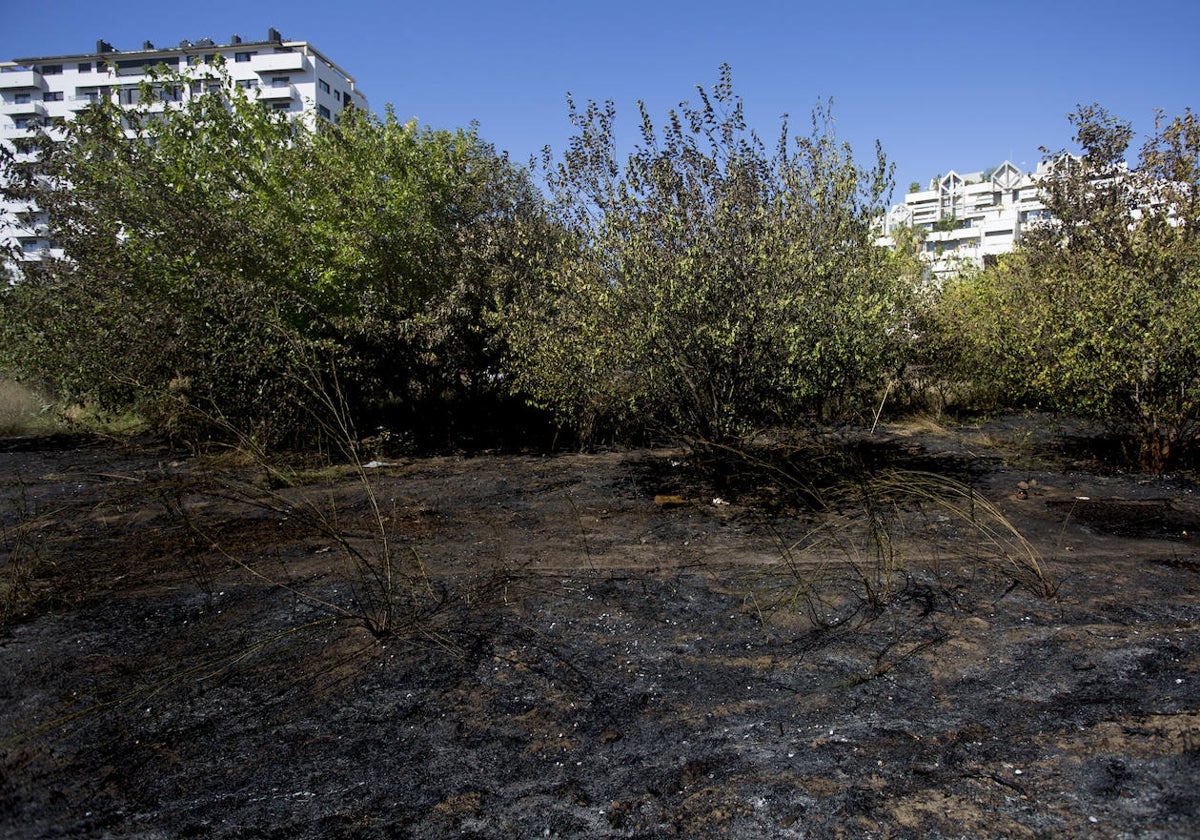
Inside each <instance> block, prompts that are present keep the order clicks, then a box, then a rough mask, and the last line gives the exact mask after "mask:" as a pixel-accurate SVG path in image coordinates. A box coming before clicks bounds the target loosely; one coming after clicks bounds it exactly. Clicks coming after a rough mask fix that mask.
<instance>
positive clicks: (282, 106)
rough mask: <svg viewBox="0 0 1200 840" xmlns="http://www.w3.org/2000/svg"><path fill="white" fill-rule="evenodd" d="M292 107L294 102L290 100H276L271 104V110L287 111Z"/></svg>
mask: <svg viewBox="0 0 1200 840" xmlns="http://www.w3.org/2000/svg"><path fill="white" fill-rule="evenodd" d="M291 107H292V103H290V102H276V103H274V104H272V105H271V110H272V111H286V110H288V109H289V108H291Z"/></svg>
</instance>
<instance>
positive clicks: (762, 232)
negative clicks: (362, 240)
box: [510, 66, 906, 442]
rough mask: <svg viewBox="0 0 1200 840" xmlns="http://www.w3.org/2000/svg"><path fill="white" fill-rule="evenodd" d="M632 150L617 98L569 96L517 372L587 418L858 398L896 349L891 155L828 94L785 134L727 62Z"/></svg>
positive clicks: (896, 356)
mask: <svg viewBox="0 0 1200 840" xmlns="http://www.w3.org/2000/svg"><path fill="white" fill-rule="evenodd" d="M697 91H698V95H699V104H697V105H690V104H688V103H683V104H682V105H681V106H680V108H679V110H678V111H675V110H672V111H671V112H670V113H669V114H668V116H667V119H666V122H665V125H664V126H662V127H661V128H659V127H656V126H655V125H654V124H653V122H652V121H651V118H650V116H649V114H648V113H647V111H646V109H645V107H644V106H641V105H640V104H639V109H640V113H641V136H640V139H641V142H640V144H639V145H638V146H637V148H636V149H635V151H633V152H632V153H631V154H629V155H628V156H627V158H626V160H625V162H624V165H623V166H622V165H620V164H619V163H618V159H617V151H616V148H617V140H616V134H615V125H614V123H615V116H616V115H615V108H614V106H613V105H612V103H611V102H609V103H606V104H604V105H599V104H597V103H595V102H589V103H588V104H587V105H586V107H584V108H582V109H580V108H578V107H576V105H575V103H574V102H573V101H570V100H569V106H570V119H571V122H572V125H573V126H574V127H575V129H576V131H577V132H578V133H577V135H576V136H575V137H574V138H573V139H572V141H571V142H570V145H569V146H568V148H567V150H566V151H565V153H564V154H563V156H562V159H561V160H559V161H555V160H554V159H553V158H552V157H551V156H550V153H549V150H547V152H546V155H545V157H544V160H543V171H544V174H545V176H546V181H547V185H548V187H549V190H550V192H551V193H552V195H553V201H554V206H555V208H556V210H557V213H558V217H559V220H560V222H561V225H562V228H563V230H564V231H565V235H566V237H567V240H566V243H565V247H564V248H563V249H562V251H561V253H562V255H563V258H562V260H561V262H560V263H559V264H558V265H557V266H556V267H555V269H556V270H555V271H554V272H553V276H552V279H551V280H550V281H549V282H548V283H547V284H545V285H544V286H542V287H539V288H538V289H536V290H535V291H534V292H533V293H532V294H529V295H527V296H526V297H525V298H524V299H523V300H522V301H521V303H520V305H519V306H518V307H517V308H516V309H515V310H514V315H513V317H512V318H511V320H510V338H511V341H512V344H513V347H514V350H515V353H516V355H517V357H518V359H519V362H520V364H519V372H518V375H517V381H518V383H519V385H520V386H521V387H522V388H524V389H525V390H526V391H527V392H529V393H530V394H532V395H533V397H534V399H536V400H537V401H539V402H540V403H541V404H543V405H546V406H548V407H551V408H552V409H554V410H556V411H557V412H559V414H560V416H562V417H564V418H566V419H568V420H570V421H572V422H574V423H576V424H577V426H579V427H580V428H581V429H582V430H583V431H584V432H585V433H586V432H587V431H588V430H589V429H590V428H592V427H593V426H594V425H595V424H597V423H610V424H611V423H620V422H629V423H634V424H638V425H644V424H647V423H661V424H663V425H664V426H666V427H669V428H670V429H673V430H674V431H675V432H676V433H677V434H679V435H680V436H682V437H684V438H686V439H690V440H692V441H694V442H698V441H716V442H731V441H732V442H736V441H739V440H743V439H745V438H746V437H748V436H749V435H751V434H752V433H753V431H754V430H755V429H756V428H761V427H762V426H763V425H766V424H777V423H784V424H791V423H794V422H799V421H800V418H801V417H802V416H804V415H824V416H833V415H834V414H837V413H841V412H845V411H849V410H852V409H853V408H855V407H856V406H858V405H860V404H861V398H862V397H864V396H865V395H867V394H871V393H872V392H873V391H874V390H875V389H876V388H878V386H879V385H880V384H881V383H882V382H884V381H886V379H887V378H888V376H889V375H891V374H893V373H894V372H895V370H896V368H897V366H898V365H899V364H900V359H901V350H902V348H901V343H902V341H901V334H902V330H899V329H897V325H898V324H899V323H900V322H901V320H902V318H903V312H904V308H905V305H906V292H905V289H904V286H903V284H902V283H901V282H900V281H899V278H898V277H897V275H896V273H895V272H893V271H891V270H890V261H889V257H888V255H887V253H886V251H885V250H884V249H877V248H875V247H874V246H873V244H872V240H873V235H872V227H871V222H872V219H873V218H874V217H875V216H876V214H877V213H879V212H881V211H882V207H883V200H884V197H885V195H886V194H887V193H888V192H889V190H890V187H891V169H890V167H888V166H887V164H886V162H885V161H884V159H883V156H882V154H881V153H878V154H877V157H876V161H875V164H874V166H873V167H871V168H869V169H862V168H860V167H859V166H857V165H856V164H855V162H854V160H853V157H852V155H851V151H850V148H849V147H848V146H847V145H845V144H841V143H838V141H837V140H836V138H835V136H834V134H833V131H832V121H831V117H830V113H829V109H828V107H827V106H820V107H818V108H817V109H816V110H815V111H814V114H813V120H812V131H811V133H810V134H809V135H807V136H803V137H799V138H795V139H794V140H793V139H792V138H790V137H789V134H788V129H787V124H786V121H785V123H784V124H783V126H782V128H781V131H780V136H779V139H778V142H777V144H776V145H775V147H774V150H773V151H768V150H767V148H766V147H765V146H764V144H763V143H762V142H761V141H760V140H759V138H758V136H757V135H756V134H755V133H754V132H753V131H751V130H749V129H748V128H747V126H746V123H745V120H744V116H743V106H742V101H741V99H740V98H739V97H737V96H736V95H735V94H734V92H733V87H732V82H731V73H730V70H729V67H728V66H724V67H722V68H721V72H720V78H719V81H718V82H717V84H716V85H715V86H714V87H713V88H712V90H711V92H710V91H706V90H705V89H704V88H697Z"/></svg>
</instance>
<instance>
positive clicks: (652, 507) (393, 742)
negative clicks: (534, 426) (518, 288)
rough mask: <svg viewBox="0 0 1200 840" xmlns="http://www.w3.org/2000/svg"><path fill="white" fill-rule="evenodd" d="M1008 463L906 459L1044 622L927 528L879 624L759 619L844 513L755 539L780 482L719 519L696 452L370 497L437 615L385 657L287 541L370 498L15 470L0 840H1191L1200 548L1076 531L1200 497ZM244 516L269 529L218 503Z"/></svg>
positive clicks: (583, 460)
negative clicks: (1098, 837)
mask: <svg viewBox="0 0 1200 840" xmlns="http://www.w3.org/2000/svg"><path fill="white" fill-rule="evenodd" d="M988 433H989V432H987V430H982V431H978V432H970V431H961V432H959V434H961V435H963V436H964V438H966V439H967V442H966V443H961V442H960V443H949V444H948V443H947V441H946V440H944V439H942V438H941V437H939V436H937V435H925V436H918V437H917V438H905V436H904V435H902V434H899V433H898V432H889V435H890V436H891V437H893V444H892V445H894V446H896V447H900V448H902V449H904V450H905V451H908V452H909V453H910V454H911V457H912V458H913V459H914V460H913V462H912V466H913V467H914V468H916V467H923V468H925V469H924V471H928V470H929V468H930V467H931V466H933V465H934V464H936V463H937V462H938V459H939V457H940V456H939V455H938V453H939V452H944V451H950V452H955V451H969V452H970V453H972V454H973V456H972V459H971V461H970V463H971V469H970V470H969V471H968V473H967V478H969V480H970V481H971V482H972V486H973V487H974V489H975V492H976V493H977V495H978V498H979V500H980V503H981V504H982V502H983V500H991V501H992V502H994V503H995V504H997V505H999V506H1001V507H1002V508H1003V510H1004V511H1005V513H1007V514H1008V515H1009V516H1011V517H1012V519H1013V520H1014V522H1015V523H1016V524H1018V525H1019V526H1020V528H1021V530H1022V532H1023V533H1025V534H1026V535H1027V536H1028V537H1029V538H1030V539H1031V540H1032V541H1034V542H1036V543H1037V544H1038V546H1039V547H1041V548H1042V549H1043V551H1044V552H1045V554H1046V555H1048V556H1051V559H1050V560H1048V561H1047V566H1048V568H1047V571H1048V572H1049V573H1052V574H1053V575H1054V576H1055V577H1056V578H1058V579H1060V580H1061V586H1060V587H1059V591H1058V595H1057V597H1038V596H1036V595H1035V594H1033V593H1032V592H1031V591H1030V590H1029V589H1028V588H1027V587H1025V586H1020V585H1016V582H1015V580H1014V579H1013V578H1012V577H1010V576H1007V575H1005V574H1004V573H1003V571H1002V569H1001V567H998V566H995V565H988V564H985V563H982V562H971V560H970V558H971V556H972V555H971V550H969V548H968V546H969V545H970V540H971V539H972V535H971V534H970V533H969V532H968V531H967V530H966V529H965V528H959V526H958V525H957V523H955V522H953V521H948V520H947V521H943V520H939V519H937V518H936V516H933V515H930V516H924V517H917V518H915V519H912V520H911V523H919V524H920V527H921V528H922V529H927V528H934V529H944V530H942V531H937V532H936V534H935V536H936V535H940V536H938V538H937V539H934V538H933V537H929V539H928V540H927V541H926V542H924V543H921V545H922V546H923V548H922V549H921V551H920V552H917V551H909V552H907V553H905V554H903V555H902V557H901V558H900V559H901V560H902V563H901V565H900V566H899V567H898V568H897V570H896V576H895V580H894V582H893V585H892V588H891V590H890V593H889V597H888V598H886V599H879V600H876V601H874V602H872V601H871V600H870V599H868V598H867V597H866V594H865V591H864V590H863V589H862V587H861V586H858V585H854V579H853V576H852V575H843V576H842V577H841V578H839V580H840V581H841V583H840V584H839V585H838V586H837V587H834V588H832V589H829V590H828V591H826V592H825V594H824V595H823V597H822V598H821V599H819V600H818V601H817V603H819V604H820V605H821V606H822V608H824V609H826V610H827V612H825V613H822V614H814V613H813V612H812V611H811V610H808V609H790V610H789V609H783V608H780V609H775V610H774V611H766V610H763V609H761V608H760V607H761V605H762V598H761V594H762V592H764V591H765V589H766V588H767V587H769V586H770V585H772V584H773V583H777V582H778V576H779V575H780V574H781V570H780V565H779V562H778V561H779V552H780V546H781V544H782V543H789V542H794V541H796V540H799V539H801V538H802V537H803V536H804V534H805V533H807V532H808V531H810V530H811V528H812V527H813V524H814V522H817V521H818V520H819V514H820V510H819V509H817V508H813V507H811V506H809V507H804V506H803V505H801V504H799V503H798V502H796V501H794V500H793V501H789V502H788V503H786V504H782V503H780V504H765V503H764V504H760V501H759V500H760V498H761V496H762V494H761V487H762V486H765V485H766V482H765V481H763V482H762V483H761V484H756V483H754V482H749V484H748V488H749V489H747V490H746V492H744V493H743V494H742V495H741V496H734V495H733V494H730V495H729V496H728V497H727V498H726V497H722V496H721V494H722V493H724V492H726V490H725V489H722V488H718V487H717V486H715V485H714V484H713V483H712V481H711V480H710V479H709V478H708V476H709V475H710V474H709V473H708V472H706V471H703V470H699V469H696V468H695V467H693V466H691V465H690V462H689V460H688V458H687V455H686V453H684V452H683V451H682V450H670V451H656V452H649V451H634V452H600V453H595V454H589V455H557V456H552V457H546V456H540V455H528V454H527V455H519V454H516V455H488V456H474V457H461V456H442V457H421V458H401V459H399V460H398V461H397V462H395V463H394V465H393V466H391V467H382V468H379V469H378V470H376V471H373V472H370V473H369V475H370V481H371V483H372V484H371V486H372V492H373V493H374V495H375V498H377V499H379V500H381V501H382V508H383V510H384V520H385V527H386V530H387V533H388V536H389V539H390V540H391V543H392V544H393V546H394V547H395V548H396V549H398V550H400V549H402V550H403V551H402V552H400V553H399V554H398V555H397V556H409V555H408V554H406V553H405V552H409V551H411V552H415V554H416V555H417V556H419V557H420V559H421V563H422V564H423V568H424V574H425V580H426V581H427V582H428V584H429V585H430V586H431V587H432V588H433V589H434V591H436V592H437V593H438V595H439V598H438V603H439V608H438V610H437V611H436V612H434V613H431V614H429V615H427V616H425V617H424V618H423V621H422V622H421V623H420V624H419V625H406V624H403V623H401V624H397V625H396V627H395V630H394V632H392V633H391V634H389V635H387V636H384V637H376V636H374V635H372V634H371V633H370V632H368V631H367V630H366V629H364V628H363V626H362V624H361V623H359V622H356V621H355V620H354V619H353V615H351V614H348V613H349V611H351V610H352V609H353V608H354V606H355V604H354V601H353V598H352V595H353V591H352V588H351V587H348V586H347V583H348V581H347V577H346V575H347V571H346V568H345V566H344V564H343V563H342V562H341V560H340V559H339V556H338V551H337V545H336V543H335V542H334V541H332V540H331V539H330V535H329V534H328V533H326V532H323V531H322V530H321V528H316V529H313V528H306V527H301V525H302V521H301V520H299V519H297V518H296V517H294V516H292V515H289V513H288V507H287V505H291V506H292V507H293V508H296V509H298V508H299V506H300V505H301V504H302V503H303V502H304V501H305V500H306V499H313V498H321V499H329V500H331V501H332V502H333V503H334V505H335V507H336V510H337V511H338V512H339V519H338V525H339V527H340V528H341V530H342V532H343V533H345V534H347V535H350V537H351V538H353V539H359V540H364V541H368V540H369V539H370V538H371V537H372V528H373V527H374V525H373V523H375V522H377V520H376V519H375V518H374V516H373V514H372V513H371V505H370V504H368V503H367V501H366V500H365V498H364V495H363V489H362V483H361V478H360V477H359V476H357V475H355V474H354V473H353V472H351V471H348V470H345V469H343V470H342V471H338V470H336V469H335V470H328V469H326V470H325V471H321V470H313V471H310V472H304V471H296V472H294V473H293V474H292V479H293V480H292V481H291V483H288V484H281V485H271V483H270V482H262V481H259V479H256V477H255V476H256V475H258V470H259V467H258V466H256V465H254V464H246V463H242V462H237V461H233V462H230V461H228V460H226V461H220V460H214V459H211V458H209V459H199V458H181V457H179V456H178V454H172V453H171V452H169V451H167V450H165V449H161V448H129V449H119V448H112V447H111V446H107V445H102V444H99V443H93V444H92V445H89V446H85V447H78V446H76V445H75V444H74V442H68V441H64V442H63V445H62V446H58V447H49V446H40V447H31V446H21V447H17V448H16V451H13V450H11V449H10V450H9V451H4V452H0V457H2V458H3V459H4V461H3V464H2V465H0V466H2V467H3V469H0V476H3V479H2V480H3V491H4V503H5V508H4V509H3V511H2V518H0V523H2V524H3V526H4V528H5V532H4V533H5V536H6V539H8V538H9V537H10V536H15V535H14V530H13V529H14V528H16V527H18V526H21V525H22V523H32V524H33V525H35V527H31V528H26V529H24V530H21V532H20V539H21V541H22V542H21V543H20V546H19V547H22V552H23V553H11V552H10V555H9V556H8V557H6V562H7V564H8V565H6V566H5V567H4V572H5V573H6V574H7V573H8V572H10V571H11V569H12V563H13V560H12V559H11V558H12V557H18V556H19V557H20V558H23V559H24V560H25V561H28V562H29V563H31V564H32V565H31V568H30V576H29V581H30V584H31V585H30V587H29V591H28V593H27V599H26V600H25V601H24V602H23V604H22V608H21V609H20V610H18V611H15V612H12V613H10V614H9V617H8V618H7V620H6V624H5V625H4V628H3V630H2V635H0V709H3V712H2V713H0V739H3V740H2V741H0V745H2V749H3V754H2V763H0V806H2V807H0V829H3V832H2V833H4V834H5V835H6V836H14V837H28V838H36V837H50V836H61V835H62V834H64V833H67V834H70V835H72V836H84V837H89V836H91V837H100V836H109V837H133V836H145V835H146V834H148V833H150V834H153V833H162V834H167V835H170V836H191V835H206V836H216V837H235V836H247V835H255V836H288V837H314V838H315V837H388V836H405V837H417V838H421V837H426V838H435V837H445V836H467V837H508V836H547V832H548V833H549V836H558V837H575V838H585V837H612V838H630V837H734V838H739V837H740V838H760V837H836V836H843V835H856V836H894V835H898V834H908V833H912V834H919V835H921V836H925V837H960V836H963V835H969V836H976V837H986V836H1021V835H1030V834H1031V835H1044V836H1049V835H1053V836H1089V835H1091V834H1093V833H1095V832H1103V833H1112V834H1119V833H1122V832H1124V833H1133V834H1138V835H1142V836H1159V837H1185V836H1189V835H1190V833H1191V832H1192V829H1193V826H1194V825H1195V821H1196V819H1197V818H1198V817H1200V810H1198V809H1200V799H1198V798H1197V795H1196V791H1197V789H1200V786H1198V785H1197V780H1198V778H1200V775H1198V774H1200V761H1198V760H1197V757H1196V756H1197V744H1198V743H1200V683H1198V681H1197V679H1196V674H1197V671H1198V670H1200V635H1198V634H1197V632H1196V628H1197V627H1198V626H1200V608H1198V607H1197V605H1196V602H1195V597H1194V593H1195V587H1196V582H1197V577H1196V570H1195V569H1196V567H1195V562H1196V551H1195V543H1194V542H1193V541H1189V540H1182V539H1179V538H1177V537H1173V536H1172V535H1170V534H1159V533H1157V532H1155V533H1151V532H1150V531H1149V530H1142V531H1136V532H1134V531H1130V532H1122V533H1120V534H1110V533H1107V532H1103V531H1101V530H1100V529H1099V528H1098V527H1097V526H1096V525H1095V524H1094V523H1093V522H1092V521H1090V520H1089V521H1086V522H1085V521H1083V519H1081V518H1079V516H1078V515H1077V513H1078V510H1079V508H1078V507H1077V506H1076V508H1075V511H1074V512H1072V509H1071V506H1070V504H1069V503H1070V502H1073V501H1078V500H1077V499H1076V498H1075V497H1077V496H1088V497H1090V498H1092V499H1097V500H1099V499H1106V500H1109V501H1110V502H1111V504H1112V505H1113V506H1114V507H1115V506H1119V505H1120V504H1121V502H1119V501H1118V500H1121V499H1124V500H1126V502H1127V504H1128V505H1130V506H1132V507H1136V506H1137V505H1139V504H1144V506H1147V507H1151V508H1153V506H1154V505H1157V504H1160V503H1161V500H1163V499H1170V501H1171V505H1172V507H1171V509H1172V510H1176V511H1178V512H1184V511H1190V510H1193V509H1194V508H1193V507H1192V504H1193V501H1192V499H1191V495H1190V493H1189V489H1190V485H1189V484H1187V482H1185V481H1181V480H1171V479H1159V480H1156V482H1155V484H1154V485H1153V486H1146V485H1145V484H1143V483H1141V480H1140V479H1137V478H1131V477H1122V476H1113V475H1094V474H1089V473H1083V472H1078V471H1075V472H1070V473H1068V472H1066V471H1063V470H1061V469H1058V468H1054V467H1053V466H1052V465H1050V464H1048V463H1046V462H1045V461H1044V460H1043V461H1039V462H1037V463H1034V464H1029V465H1024V466H1020V467H1014V466H1011V465H1010V464H1009V463H1008V461H1007V459H1006V458H1004V457H1001V455H1000V454H999V453H1002V452H1003V451H1005V450H1004V448H1003V447H999V448H995V447H991V446H989V445H988V444H986V442H985V441H984V438H985V436H986V435H987V434H988ZM971 434H975V435H976V437H970V435H971ZM993 434H994V432H993ZM906 440H907V442H905V441H906ZM923 453H924V454H923ZM798 463H799V462H798ZM947 463H949V464H952V466H953V469H952V470H951V472H952V473H953V475H954V476H956V477H958V476H961V475H962V472H961V471H960V470H959V469H958V467H959V466H961V463H960V462H958V461H953V460H952V461H947ZM735 475H737V473H735ZM233 479H237V480H238V481H240V482H241V484H240V485H239V486H242V487H244V488H250V487H254V486H256V485H255V482H256V481H259V484H258V485H257V486H259V488H260V492H261V493H262V494H263V495H262V496H261V497H260V500H261V499H262V498H266V499H271V500H273V504H274V507H270V506H265V505H262V504H250V503H249V502H250V501H251V499H250V498H249V496H250V495H251V494H250V493H249V490H248V489H247V490H246V492H242V493H239V494H232V493H224V494H223V495H222V494H221V493H219V492H216V491H217V489H218V488H221V487H226V488H228V487H230V486H231V482H232V480H233ZM1019 482H1024V483H1025V485H1026V487H1027V488H1028V492H1027V493H1026V495H1025V497H1024V498H1022V497H1020V496H1018V495H1017V494H1016V490H1017V485H1018V483H1019ZM1035 482H1036V483H1035ZM166 489H172V492H175V491H177V496H176V497H177V498H178V499H179V500H180V501H181V502H182V504H183V506H184V507H185V508H186V510H187V515H188V516H189V517H190V524H188V523H185V522H183V521H181V520H180V517H179V515H178V511H174V512H173V511H172V510H171V509H170V508H169V507H168V506H164V505H163V504H162V503H161V500H162V498H163V495H164V492H165V490H166ZM735 489H736V488H735ZM668 495H669V496H672V497H677V498H679V499H680V500H681V502H682V503H681V504H677V505H671V506H663V505H656V504H655V499H656V497H659V496H668ZM716 499H720V500H721V501H722V502H725V503H724V504H717V503H715V500H716ZM17 500H21V502H20V506H18V505H17V504H16V502H17ZM1156 500H1158V501H1156ZM279 503H284V504H279ZM1132 518H1133V517H1131V519H1132ZM911 523H910V524H911ZM196 534H204V535H205V536H206V537H207V540H206V541H201V540H199V539H192V537H194V536H195V535H196ZM1163 536H1167V537H1169V538H1168V539H1162V538H1161V537H1163ZM10 544H15V543H10ZM366 544H367V543H365V542H364V543H363V544H362V545H364V547H365V546H366ZM975 550H976V551H977V552H979V554H980V555H981V554H982V549H981V548H976V549H975ZM848 559H853V558H847V557H832V558H831V557H828V556H822V555H820V554H819V553H818V554H814V555H811V556H810V555H806V554H800V555H798V556H797V557H796V563H797V564H798V565H797V568H799V569H801V570H804V569H809V570H813V569H816V568H818V567H822V564H826V563H833V562H834V561H838V562H840V563H842V564H843V565H841V566H838V568H845V563H846V562H847V561H848ZM235 561H236V562H235ZM1167 561H1171V562H1167ZM200 562H204V563H207V564H208V567H207V569H208V571H207V577H204V578H201V577H199V576H198V575H197V574H196V571H195V567H196V564H197V563H200ZM1187 563H1191V564H1192V565H1191V566H1188V565H1187ZM256 573H257V574H256ZM814 579H815V578H814ZM793 583H794V581H791V582H790V583H789V585H792V584H793ZM756 604H757V605H758V606H756ZM335 608H336V609H335ZM338 609H341V610H343V612H339V611H338Z"/></svg>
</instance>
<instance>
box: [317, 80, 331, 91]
mask: <svg viewBox="0 0 1200 840" xmlns="http://www.w3.org/2000/svg"><path fill="white" fill-rule="evenodd" d="M317 87H319V88H320V89H321V93H329V82H327V81H325V80H324V79H317Z"/></svg>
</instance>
